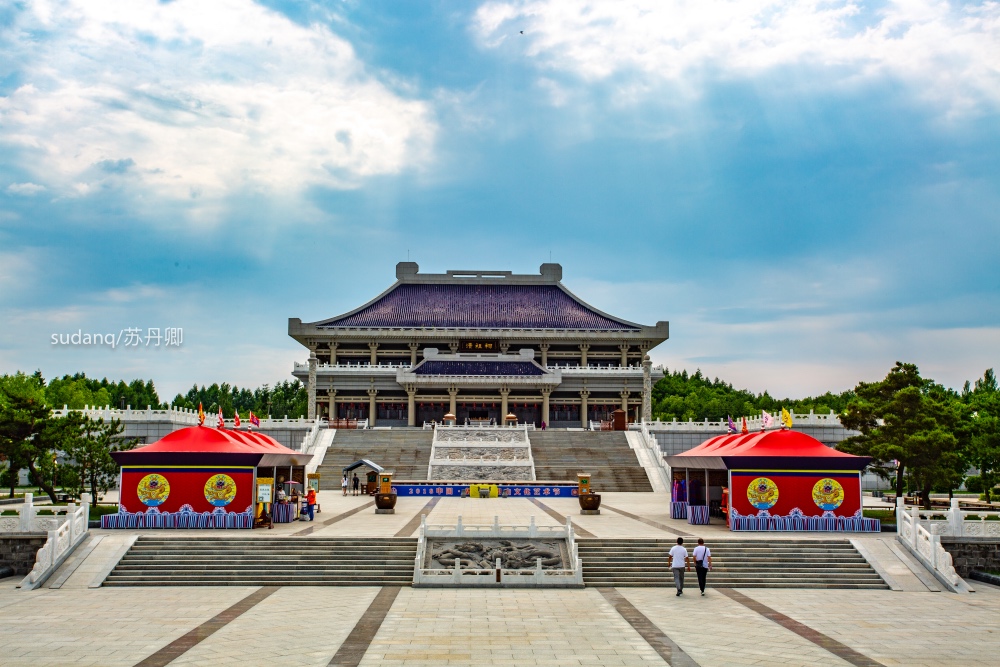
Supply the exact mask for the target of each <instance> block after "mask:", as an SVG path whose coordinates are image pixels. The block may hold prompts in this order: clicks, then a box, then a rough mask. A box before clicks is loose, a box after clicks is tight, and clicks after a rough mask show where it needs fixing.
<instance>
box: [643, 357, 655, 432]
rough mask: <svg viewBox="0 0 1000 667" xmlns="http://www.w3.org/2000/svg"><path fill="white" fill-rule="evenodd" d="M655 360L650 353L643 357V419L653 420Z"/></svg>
mask: <svg viewBox="0 0 1000 667" xmlns="http://www.w3.org/2000/svg"><path fill="white" fill-rule="evenodd" d="M652 369H653V362H652V361H651V360H650V358H649V355H648V354H647V355H645V356H643V358H642V417H641V419H642V420H645V421H648V422H651V421H653V378H652V377H651V376H652Z"/></svg>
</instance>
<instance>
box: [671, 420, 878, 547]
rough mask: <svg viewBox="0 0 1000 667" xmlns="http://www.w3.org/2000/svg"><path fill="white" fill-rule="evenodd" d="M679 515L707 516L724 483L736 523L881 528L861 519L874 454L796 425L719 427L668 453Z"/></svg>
mask: <svg viewBox="0 0 1000 667" xmlns="http://www.w3.org/2000/svg"><path fill="white" fill-rule="evenodd" d="M666 461H667V463H668V464H669V465H670V468H671V477H672V482H673V488H672V493H673V498H672V500H673V502H672V503H671V513H672V515H674V516H678V515H680V514H682V513H683V514H685V515H686V516H687V517H688V521H689V522H691V523H707V522H708V514H709V507H710V504H711V501H712V500H713V498H711V496H712V495H713V494H715V493H716V491H718V494H719V495H720V496H721V491H722V485H723V484H724V485H725V487H726V488H727V489H728V490H729V512H728V523H729V527H730V529H731V530H842V531H865V532H867V531H878V530H879V529H880V527H879V522H878V521H877V520H875V519H864V518H863V516H862V502H861V471H862V470H864V468H865V467H866V466H867V465H868V463H869V462H870V461H871V458H869V457H866V456H854V455H853V454H848V453H846V452H841V451H838V450H836V449H834V448H832V447H829V446H827V445H825V444H823V443H822V442H820V441H819V440H817V439H816V438H813V437H811V436H808V435H806V434H805V433H801V432H799V431H794V430H784V429H782V430H775V431H762V432H757V433H747V434H740V433H737V434H730V435H720V436H716V437H714V438H710V439H709V440H706V441H705V442H703V443H701V444H700V445H698V446H697V447H695V448H693V449H690V450H688V451H686V452H684V453H683V454H677V455H674V456H668V457H666Z"/></svg>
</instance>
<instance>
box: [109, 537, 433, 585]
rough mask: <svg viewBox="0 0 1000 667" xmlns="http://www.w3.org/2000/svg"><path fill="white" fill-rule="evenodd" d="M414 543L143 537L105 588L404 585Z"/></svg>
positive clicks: (394, 540)
mask: <svg viewBox="0 0 1000 667" xmlns="http://www.w3.org/2000/svg"><path fill="white" fill-rule="evenodd" d="M416 553H417V541H416V540H415V539H411V538H382V539H377V540H358V539H336V538H308V537H305V538H296V537H285V538H259V539H257V538H245V537H243V538H241V537H233V538H226V537H204V538H193V539H192V538H177V539H172V538H161V537H155V536H154V537H149V536H145V535H141V536H139V538H138V539H137V540H136V542H135V544H134V545H133V546H132V547H131V548H130V549H129V551H128V552H127V553H126V554H125V556H123V557H122V559H121V561H119V562H118V564H117V565H116V566H115V568H114V569H113V570H112V572H111V574H109V575H108V577H107V579H106V580H105V582H104V585H105V586H307V585H324V586H386V585H394V586H406V585H409V584H410V583H411V582H412V581H413V561H414V558H415V557H416Z"/></svg>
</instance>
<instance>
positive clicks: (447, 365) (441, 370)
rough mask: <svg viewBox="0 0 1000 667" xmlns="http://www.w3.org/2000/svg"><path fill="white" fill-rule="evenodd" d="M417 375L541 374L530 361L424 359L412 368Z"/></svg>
mask: <svg viewBox="0 0 1000 667" xmlns="http://www.w3.org/2000/svg"><path fill="white" fill-rule="evenodd" d="M413 372H414V373H416V374H417V375H519V376H527V375H542V374H543V373H544V371H543V370H542V369H541V368H539V367H538V366H537V365H535V364H533V363H532V362H530V361H478V360H462V361H439V360H429V361H425V362H423V363H422V364H420V365H419V366H417V367H416V368H415V369H414V370H413Z"/></svg>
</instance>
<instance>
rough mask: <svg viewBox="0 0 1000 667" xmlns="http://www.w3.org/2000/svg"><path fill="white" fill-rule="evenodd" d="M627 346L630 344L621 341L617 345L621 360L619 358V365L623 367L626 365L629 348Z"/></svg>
mask: <svg viewBox="0 0 1000 667" xmlns="http://www.w3.org/2000/svg"><path fill="white" fill-rule="evenodd" d="M629 347H630V346H629V344H628V343H622V344H621V345H619V346H618V349H619V350H621V351H622V360H621V366H622V368H625V367H626V366H628V349H629Z"/></svg>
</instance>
